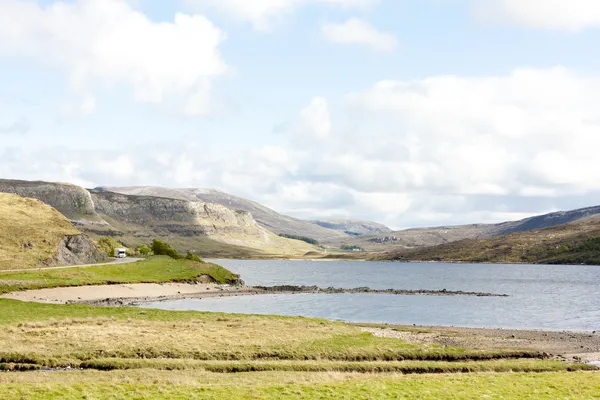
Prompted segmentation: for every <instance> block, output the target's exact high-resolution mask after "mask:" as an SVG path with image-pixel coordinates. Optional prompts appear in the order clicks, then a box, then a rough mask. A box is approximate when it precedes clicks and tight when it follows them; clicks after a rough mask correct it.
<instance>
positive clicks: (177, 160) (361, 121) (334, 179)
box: [0, 67, 600, 227]
mask: <svg viewBox="0 0 600 400" xmlns="http://www.w3.org/2000/svg"><path fill="white" fill-rule="evenodd" d="M307 103H308V105H307V106H306V107H305V108H303V109H302V110H300V111H299V116H298V117H296V119H295V121H294V123H293V125H294V127H293V129H289V130H287V131H286V132H287V133H288V138H289V142H288V143H282V144H280V145H278V146H260V145H257V147H256V148H249V149H245V150H242V151H236V152H223V151H219V149H211V148H210V147H207V145H206V144H204V143H198V144H196V145H194V144H193V143H186V146H185V148H181V146H180V145H177V144H172V145H165V144H161V143H154V144H148V145H146V146H139V145H135V146H127V145H126V144H124V148H123V149H122V150H120V149H117V150H116V151H112V152H101V151H89V152H72V151H69V150H68V149H44V150H43V151H39V152H35V153H28V152H24V151H23V150H19V149H6V150H5V151H4V152H3V153H1V154H0V160H1V161H0V176H4V177H15V178H25V179H45V180H59V181H72V182H75V183H82V182H83V183H86V186H95V185H99V184H103V185H134V184H158V185H166V186H185V187H194V186H195V187H215V188H219V189H222V190H225V191H228V192H231V193H234V194H237V195H240V196H244V197H248V198H251V199H254V200H257V201H259V202H261V203H265V204H267V205H269V206H271V207H273V208H275V209H276V210H279V211H282V212H287V213H291V214H294V215H297V216H300V217H306V218H309V217H314V216H331V217H354V218H357V217H358V218H365V219H372V220H377V221H381V222H385V223H387V224H389V225H392V226H394V227H409V226H424V225H444V224H454V223H467V222H499V221H503V220H510V219H518V218H520V217H522V216H525V215H531V214H534V213H537V212H540V213H541V212H545V211H549V210H554V209H558V208H562V209H568V208H577V207H582V206H585V205H593V204H594V203H598V198H600V181H599V180H598V179H597V177H596V175H597V171H598V169H599V168H600V161H598V156H597V153H598V150H597V149H598V148H600V76H585V75H582V74H579V73H577V72H575V71H571V70H568V69H566V68H563V67H556V68H549V69H517V70H515V71H513V72H511V73H509V74H506V75H499V76H487V77H477V78H473V77H462V76H434V77H429V78H425V79H419V80H414V81H383V82H379V83H376V84H374V85H372V86H371V87H369V88H367V89H366V90H363V91H360V92H356V93H353V94H350V95H349V96H348V97H347V99H346V102H345V107H343V108H342V109H338V108H335V111H336V112H335V113H331V112H330V108H334V106H336V105H337V102H334V101H332V100H327V99H325V98H320V97H316V98H314V99H312V100H309V101H307ZM199 155H201V156H199ZM65 160H68V161H65Z"/></svg>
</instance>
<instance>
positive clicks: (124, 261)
mask: <svg viewBox="0 0 600 400" xmlns="http://www.w3.org/2000/svg"><path fill="white" fill-rule="evenodd" d="M141 260H143V258H117V259H115V260H113V261H111V262H107V263H101V264H84V265H64V266H60V267H44V268H26V269H4V270H0V274H1V273H3V272H24V271H48V270H54V269H68V268H85V267H98V266H101V265H117V264H131V263H134V262H137V261H141Z"/></svg>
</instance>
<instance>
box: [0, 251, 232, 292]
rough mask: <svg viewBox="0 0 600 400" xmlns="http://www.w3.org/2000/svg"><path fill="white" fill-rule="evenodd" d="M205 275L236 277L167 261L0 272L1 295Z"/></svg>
mask: <svg viewBox="0 0 600 400" xmlns="http://www.w3.org/2000/svg"><path fill="white" fill-rule="evenodd" d="M202 275H208V276H210V277H211V278H212V279H213V280H214V281H215V282H216V283H220V284H224V283H231V282H233V281H235V280H236V279H237V278H238V277H237V276H236V275H235V274H233V273H232V272H231V271H229V270H227V269H225V268H223V267H221V266H219V265H216V264H200V263H196V262H193V261H190V260H174V259H172V258H169V257H164V256H161V257H151V258H149V259H147V260H144V261H139V262H136V263H132V264H116V265H99V266H93V267H85V268H68V269H56V270H43V271H25V272H10V273H2V272H0V294H2V293H9V292H14V291H19V290H30V289H42V288H53V287H69V286H88V285H102V284H122V283H163V282H192V281H195V280H196V279H197V278H198V277H199V276H202Z"/></svg>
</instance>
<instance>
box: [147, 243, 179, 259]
mask: <svg viewBox="0 0 600 400" xmlns="http://www.w3.org/2000/svg"><path fill="white" fill-rule="evenodd" d="M150 249H151V250H152V252H153V253H154V255H156V256H169V257H171V258H173V259H175V260H179V259H181V258H183V257H181V256H180V255H179V253H177V250H175V249H174V248H172V247H171V246H170V245H169V244H168V243H166V242H163V241H162V240H158V239H154V240H153V241H152V245H151V246H150Z"/></svg>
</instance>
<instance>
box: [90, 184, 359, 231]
mask: <svg viewBox="0 0 600 400" xmlns="http://www.w3.org/2000/svg"><path fill="white" fill-rule="evenodd" d="M98 189H100V190H105V191H111V192H115V193H121V194H127V195H136V196H152V197H164V198H169V199H177V200H186V201H201V202H205V203H214V204H221V205H223V206H225V207H228V208H231V209H235V210H243V211H247V212H249V213H250V214H252V217H254V219H255V220H256V222H258V224H259V225H260V226H262V227H263V228H266V229H268V230H270V231H271V232H273V233H276V234H287V235H295V236H304V237H308V238H311V239H315V240H317V241H319V242H324V241H328V240H335V239H342V238H346V237H348V235H347V234H346V233H344V232H343V231H339V230H336V229H328V228H325V227H322V226H319V225H316V224H313V223H311V222H309V221H303V220H300V219H296V218H292V217H289V216H287V215H282V214H279V213H278V212H276V211H274V210H271V209H270V208H267V207H265V206H263V205H260V204H258V203H256V202H254V201H251V200H247V199H244V198H241V197H237V196H233V195H230V194H227V193H224V192H221V191H218V190H214V189H171V188H163V187H155V186H137V187H102V188H98Z"/></svg>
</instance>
